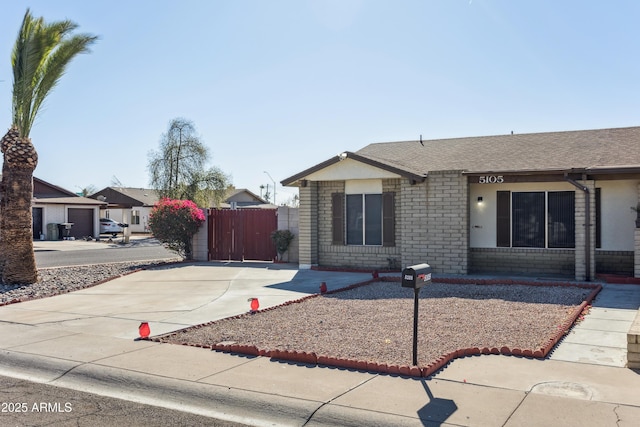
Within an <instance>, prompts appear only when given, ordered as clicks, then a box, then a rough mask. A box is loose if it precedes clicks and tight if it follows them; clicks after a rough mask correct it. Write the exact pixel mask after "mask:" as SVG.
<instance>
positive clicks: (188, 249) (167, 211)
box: [149, 198, 205, 259]
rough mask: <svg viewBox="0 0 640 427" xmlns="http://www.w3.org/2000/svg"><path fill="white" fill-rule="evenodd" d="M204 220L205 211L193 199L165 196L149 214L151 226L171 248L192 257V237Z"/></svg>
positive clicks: (157, 235) (157, 237) (153, 231)
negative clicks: (168, 197)
mask: <svg viewBox="0 0 640 427" xmlns="http://www.w3.org/2000/svg"><path fill="white" fill-rule="evenodd" d="M204 220H205V217H204V213H203V212H202V210H201V209H199V208H198V206H196V204H195V203H193V202H192V201H191V200H173V199H167V198H163V199H161V200H160V201H159V202H158V203H157V204H156V205H155V206H154V207H153V209H152V210H151V213H150V214H149V227H150V228H151V232H152V233H153V235H154V236H155V238H156V239H158V240H160V241H161V242H162V243H164V244H165V245H166V246H167V247H168V248H169V249H171V250H174V251H176V252H178V253H179V254H180V255H182V256H183V257H185V258H186V259H192V258H193V247H192V239H193V236H194V235H195V234H196V233H197V232H198V229H199V228H200V226H201V225H202V224H203V223H204Z"/></svg>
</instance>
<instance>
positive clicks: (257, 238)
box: [209, 209, 278, 261]
mask: <svg viewBox="0 0 640 427" xmlns="http://www.w3.org/2000/svg"><path fill="white" fill-rule="evenodd" d="M277 228H278V211H277V210H276V209H237V210H235V209H210V210H209V260H230V261H245V260H254V261H273V260H275V259H276V256H277V254H276V248H275V245H274V244H273V242H272V241H271V233H272V232H273V231H275V230H276V229H277Z"/></svg>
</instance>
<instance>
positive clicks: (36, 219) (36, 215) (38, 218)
mask: <svg viewBox="0 0 640 427" xmlns="http://www.w3.org/2000/svg"><path fill="white" fill-rule="evenodd" d="M31 215H32V216H33V220H32V227H31V229H32V230H33V239H34V240H40V234H41V233H44V230H43V229H42V208H31Z"/></svg>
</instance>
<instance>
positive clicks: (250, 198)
mask: <svg viewBox="0 0 640 427" xmlns="http://www.w3.org/2000/svg"><path fill="white" fill-rule="evenodd" d="M219 207H220V209H230V208H231V209H236V208H252V209H277V208H278V207H277V206H276V205H273V204H271V203H269V202H267V201H266V200H265V199H263V198H262V197H260V196H258V195H256V194H255V193H253V192H251V191H249V190H247V189H246V188H234V189H233V190H230V191H229V193H228V194H227V198H226V199H224V201H223V202H222V203H221V204H220V206H219Z"/></svg>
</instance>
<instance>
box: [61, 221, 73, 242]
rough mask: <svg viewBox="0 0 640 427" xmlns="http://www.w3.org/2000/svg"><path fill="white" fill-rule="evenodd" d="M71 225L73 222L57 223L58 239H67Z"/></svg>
mask: <svg viewBox="0 0 640 427" xmlns="http://www.w3.org/2000/svg"><path fill="white" fill-rule="evenodd" d="M72 226H73V222H63V223H62V224H58V240H68V239H69V233H71V227H72Z"/></svg>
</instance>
